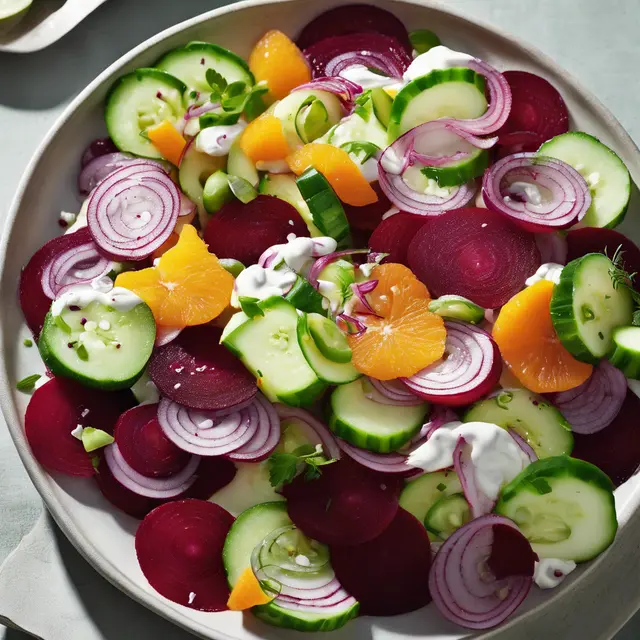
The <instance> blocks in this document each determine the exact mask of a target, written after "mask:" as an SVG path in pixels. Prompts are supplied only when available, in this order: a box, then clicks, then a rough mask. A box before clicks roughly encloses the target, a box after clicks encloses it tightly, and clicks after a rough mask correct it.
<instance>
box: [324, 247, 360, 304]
mask: <svg viewBox="0 0 640 640" xmlns="http://www.w3.org/2000/svg"><path fill="white" fill-rule="evenodd" d="M355 281H356V270H355V267H354V266H353V264H352V263H351V262H349V261H348V260H344V259H342V258H339V259H338V260H334V261H333V262H331V263H329V264H328V265H327V266H326V267H325V268H324V269H323V270H322V271H321V272H320V273H319V274H318V290H319V291H320V293H321V294H322V295H323V296H324V297H325V298H326V299H327V300H328V301H329V307H330V309H331V311H332V312H333V313H337V312H338V311H339V310H340V309H343V308H344V305H345V303H346V302H347V301H348V300H350V299H351V298H352V297H353V289H352V288H351V285H352V284H353V283H354V282H355Z"/></svg>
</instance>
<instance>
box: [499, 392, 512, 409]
mask: <svg viewBox="0 0 640 640" xmlns="http://www.w3.org/2000/svg"><path fill="white" fill-rule="evenodd" d="M512 400H513V393H512V392H511V391H501V392H500V393H499V394H498V395H497V396H496V404H497V405H498V406H499V407H500V408H501V409H508V408H509V406H508V405H509V403H510V402H511V401H512Z"/></svg>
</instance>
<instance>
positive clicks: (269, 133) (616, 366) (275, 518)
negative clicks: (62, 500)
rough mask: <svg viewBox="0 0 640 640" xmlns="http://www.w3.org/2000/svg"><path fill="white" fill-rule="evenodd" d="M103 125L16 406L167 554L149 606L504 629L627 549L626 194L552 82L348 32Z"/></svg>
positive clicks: (632, 341) (36, 264)
mask: <svg viewBox="0 0 640 640" xmlns="http://www.w3.org/2000/svg"><path fill="white" fill-rule="evenodd" d="M348 25H357V27H353V26H348ZM412 26H420V25H412ZM105 123H106V128H107V131H108V134H109V135H108V137H107V138H104V139H99V140H96V141H94V142H93V143H91V144H90V145H89V147H88V148H87V150H86V152H85V153H84V155H83V157H82V160H81V169H80V173H79V177H78V190H79V192H80V194H81V195H82V197H83V198H84V202H83V204H82V207H81V208H80V212H79V213H78V214H77V215H76V214H72V213H67V212H63V213H62V214H61V218H60V223H61V226H63V227H65V228H66V231H65V233H64V234H63V235H61V236H59V237H57V238H54V239H52V240H50V241H49V242H47V243H46V244H45V245H44V246H43V247H41V248H40V249H39V250H38V251H37V252H36V253H35V254H34V255H33V257H32V258H31V259H30V261H29V262H28V264H27V265H26V266H25V268H24V270H23V272H22V276H21V282H20V302H21V305H22V309H23V311H24V315H25V319H26V322H27V325H28V327H29V329H30V330H31V332H32V333H33V337H34V339H35V342H36V343H37V348H38V349H39V352H40V354H41V356H42V360H43V362H44V364H45V365H46V374H44V375H43V376H40V375H39V374H34V375H32V376H29V377H28V378H25V379H24V380H22V381H20V382H19V383H18V389H19V390H20V391H22V392H24V393H32V395H31V398H30V402H29V405H28V408H27V411H26V416H25V431H26V437H27V439H28V442H29V444H30V446H31V449H32V452H33V454H34V456H35V458H36V459H37V460H38V461H39V463H40V464H41V465H42V466H43V467H44V468H45V469H47V470H48V471H49V472H51V473H53V474H66V475H71V476H77V477H78V478H83V479H86V480H85V481H89V482H95V483H96V484H97V486H98V488H99V489H100V491H101V492H102V494H103V496H104V498H105V499H106V500H107V501H108V502H110V503H112V504H113V505H115V507H117V508H118V509H120V510H121V511H123V512H124V513H126V514H128V515H129V516H131V517H132V518H137V519H138V520H141V522H140V524H139V526H138V528H137V533H136V536H135V548H136V553H137V558H138V562H139V564H140V568H141V570H142V572H143V574H144V575H145V577H146V578H147V580H148V581H149V584H150V585H151V587H153V588H154V589H156V590H157V591H158V592H159V593H160V594H161V595H162V596H164V597H166V598H168V599H169V600H172V601H174V602H176V603H179V604H181V605H183V606H185V607H191V608H193V609H197V610H201V611H211V612H215V611H223V610H227V609H232V610H236V611H248V610H250V611H251V612H252V613H253V614H254V615H256V616H257V617H258V618H260V619H261V620H263V621H265V622H267V623H270V624H273V625H276V626H281V627H288V628H294V629H298V630H303V631H330V630H333V629H337V628H339V627H341V626H342V625H344V624H346V623H347V622H348V621H349V620H350V619H352V618H354V617H355V616H357V615H369V616H390V615H397V614H403V613H407V612H410V611H414V610H416V609H419V608H421V607H424V606H426V605H428V604H429V603H430V602H431V601H433V605H434V606H435V607H436V608H437V609H438V611H439V612H440V613H441V614H442V615H443V616H444V617H445V618H447V619H448V620H450V621H451V622H453V623H455V624H457V625H460V626H462V627H465V628H468V629H486V628H490V627H494V626H496V625H499V624H500V623H502V622H503V621H504V620H505V619H507V618H508V617H509V616H510V615H511V614H512V613H513V612H514V611H516V609H517V608H518V607H519V606H520V605H521V604H522V602H523V601H524V600H525V598H526V596H527V594H528V593H529V591H530V589H531V588H532V586H533V585H534V584H535V585H537V587H539V588H542V589H548V588H552V587H555V586H557V585H558V584H560V582H561V581H562V580H563V579H564V578H565V577H566V576H567V575H568V574H569V573H570V572H571V571H573V570H574V569H575V567H576V566H577V564H580V563H584V562H588V561H590V560H592V559H593V558H595V557H596V556H598V555H599V554H600V553H602V552H603V551H604V550H605V549H606V548H607V547H608V546H609V545H610V544H612V542H613V540H614V537H615V535H616V530H617V526H618V523H617V519H616V510H615V504H614V487H616V486H619V485H621V484H622V483H624V482H625V481H626V480H628V479H629V478H630V477H631V476H632V475H633V474H634V472H635V471H636V469H637V468H638V465H639V464H640V438H638V437H637V434H636V419H637V414H638V411H639V410H640V400H639V399H638V396H636V395H635V393H634V391H637V385H638V383H637V380H638V379H640V337H639V334H640V312H639V311H638V310H637V308H638V304H639V303H640V294H639V293H638V291H637V290H636V288H635V286H634V275H635V272H636V271H638V270H640V250H639V249H638V247H636V245H635V244H634V243H633V242H632V241H631V240H629V239H628V238H626V237H625V236H624V235H622V234H620V233H619V232H617V231H615V230H614V229H613V227H615V226H617V225H618V224H619V223H620V222H621V221H622V219H623V218H624V216H625V213H626V210H627V207H628V203H629V196H630V191H631V179H630V176H629V172H628V171H627V169H626V167H625V166H624V164H623V162H622V161H621V160H620V158H619V157H618V156H617V155H616V153H615V152H614V151H613V150H612V149H609V148H608V147H607V146H605V145H604V144H603V143H602V142H600V141H599V140H597V139H596V138H594V137H593V136H591V135H590V134H589V133H588V132H580V131H570V121H569V116H568V112H567V107H566V105H565V102H564V100H563V98H562V96H561V95H560V94H559V93H558V91H557V90H556V89H555V88H554V87H553V86H552V85H551V84H550V83H549V82H548V81H547V80H545V79H544V78H541V77H539V76H537V75H535V74H532V73H529V72H525V71H518V70H506V71H502V72H500V71H498V70H496V69H495V68H494V67H493V66H491V65H490V64H488V63H487V62H485V61H483V60H480V59H478V58H476V57H474V56H473V55H471V54H467V53H461V52H457V51H454V50H451V49H450V48H448V47H447V46H445V45H442V44H441V43H440V40H439V39H438V37H437V35H436V34H434V33H432V32H431V31H427V30H423V29H420V30H416V31H412V32H411V33H409V32H408V31H407V29H406V27H405V26H404V25H403V24H402V23H401V22H400V21H399V20H398V19H397V18H396V17H395V16H393V15H392V14H390V13H389V12H387V11H385V10H383V9H380V8H377V7H372V6H367V5H349V6H343V7H339V8H335V9H332V10H330V11H328V12H326V13H323V14H321V15H320V16H318V17H317V18H315V19H314V20H313V21H312V22H311V23H309V24H308V25H307V26H306V27H305V28H304V29H303V30H302V32H301V33H300V34H298V36H297V39H296V40H295V42H294V41H293V40H291V39H290V38H289V37H288V36H287V35H285V34H284V33H282V32H280V31H278V30H270V31H268V32H267V33H266V34H265V35H264V36H263V37H262V38H261V39H260V40H259V41H258V42H257V43H256V44H255V46H254V48H253V50H252V51H251V54H250V56H249V59H248V62H247V61H245V60H243V59H242V58H240V57H239V56H237V55H236V54H234V53H232V52H231V51H228V50H226V49H224V48H222V47H220V46H218V45H216V44H214V43H208V42H190V43H188V44H186V45H184V46H182V47H179V48H178V49H174V50H172V51H169V52H167V53H166V54H165V55H164V56H162V57H161V58H160V59H159V60H158V61H157V63H156V64H155V66H153V67H150V68H143V69H137V70H135V71H133V72H131V73H129V74H127V75H125V76H123V77H121V78H119V79H118V80H117V81H116V82H115V83H114V85H113V86H112V87H111V89H110V91H109V93H108V95H107V97H106V101H105ZM24 346H25V348H30V347H32V346H33V341H32V340H31V339H30V338H28V339H26V340H25V343H24ZM100 504H104V503H102V502H101V503H100Z"/></svg>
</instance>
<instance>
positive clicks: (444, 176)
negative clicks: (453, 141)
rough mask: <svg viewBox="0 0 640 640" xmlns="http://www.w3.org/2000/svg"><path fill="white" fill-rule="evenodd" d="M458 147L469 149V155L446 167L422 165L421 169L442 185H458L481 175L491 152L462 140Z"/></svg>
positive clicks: (487, 164)
mask: <svg viewBox="0 0 640 640" xmlns="http://www.w3.org/2000/svg"><path fill="white" fill-rule="evenodd" d="M458 147H459V149H460V150H461V151H468V152H469V156H468V157H467V158H465V159H464V160H460V162H454V163H452V164H449V165H447V166H445V167H422V169H420V171H421V172H422V173H423V175H425V176H426V177H427V178H432V179H433V180H436V181H437V182H438V184H439V185H440V186H441V187H457V186H458V185H461V184H465V183H466V182H469V181H470V180H473V179H475V178H478V177H479V176H481V175H482V174H483V173H484V172H485V169H486V168H487V167H488V166H489V152H488V151H487V150H486V149H478V148H477V147H474V146H473V145H470V144H468V143H466V142H462V141H461V142H460V143H459V145H458Z"/></svg>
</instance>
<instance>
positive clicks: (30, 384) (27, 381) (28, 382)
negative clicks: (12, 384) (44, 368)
mask: <svg viewBox="0 0 640 640" xmlns="http://www.w3.org/2000/svg"><path fill="white" fill-rule="evenodd" d="M40 378H42V376H41V375H40V374H39V373H34V374H32V375H30V376H27V377H26V378H22V380H20V382H18V383H16V389H17V390H18V391H22V392H23V393H29V392H30V391H33V390H34V389H35V387H36V382H38V380H40Z"/></svg>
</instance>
